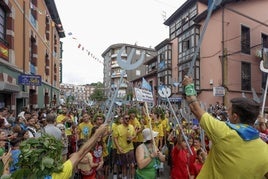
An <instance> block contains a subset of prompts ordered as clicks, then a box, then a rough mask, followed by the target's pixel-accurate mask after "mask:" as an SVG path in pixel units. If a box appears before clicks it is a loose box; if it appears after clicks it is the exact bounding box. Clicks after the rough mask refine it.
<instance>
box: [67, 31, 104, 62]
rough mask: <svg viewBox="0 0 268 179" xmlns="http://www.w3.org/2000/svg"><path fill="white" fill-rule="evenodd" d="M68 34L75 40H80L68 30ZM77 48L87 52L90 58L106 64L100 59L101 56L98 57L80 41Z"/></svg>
mask: <svg viewBox="0 0 268 179" xmlns="http://www.w3.org/2000/svg"><path fill="white" fill-rule="evenodd" d="M67 35H68V36H69V37H70V38H71V39H72V40H74V41H76V42H77V41H78V38H77V37H75V36H74V35H73V33H72V32H68V33H67ZM77 48H79V49H81V51H84V52H86V55H88V57H89V58H92V59H94V60H96V61H97V62H99V63H101V64H104V63H103V61H102V60H100V59H99V58H97V57H96V55H94V54H93V53H92V52H91V51H89V50H88V49H87V48H86V47H85V46H84V45H82V44H81V43H79V42H78V46H77Z"/></svg>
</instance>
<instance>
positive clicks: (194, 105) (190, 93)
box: [182, 76, 205, 121]
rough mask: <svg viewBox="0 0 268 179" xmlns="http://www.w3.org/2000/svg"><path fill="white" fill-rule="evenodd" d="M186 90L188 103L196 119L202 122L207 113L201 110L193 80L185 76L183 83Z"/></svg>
mask: <svg viewBox="0 0 268 179" xmlns="http://www.w3.org/2000/svg"><path fill="white" fill-rule="evenodd" d="M182 85H183V86H184V88H185V93H186V101H187V102H188V104H189V107H190V109H191V111H192V113H193V114H194V115H195V117H196V118H197V119H198V120H199V121H200V120H201V117H202V115H203V114H204V113H205V111H204V110H203V109H202V108H201V106H200V103H199V101H198V99H197V96H196V91H195V89H194V85H193V79H192V78H191V77H189V76H185V77H184V79H183V82H182Z"/></svg>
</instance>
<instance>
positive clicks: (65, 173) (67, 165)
mask: <svg viewBox="0 0 268 179" xmlns="http://www.w3.org/2000/svg"><path fill="white" fill-rule="evenodd" d="M72 174H73V164H72V162H71V160H67V161H66V162H64V164H63V170H62V171H61V172H59V173H52V179H68V178H71V176H72Z"/></svg>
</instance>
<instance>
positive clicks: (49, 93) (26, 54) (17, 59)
mask: <svg viewBox="0 0 268 179" xmlns="http://www.w3.org/2000/svg"><path fill="white" fill-rule="evenodd" d="M0 13H1V15H0V23H1V29H0V39H1V41H0V48H1V50H0V53H1V54H0V104H1V107H2V106H7V107H9V108H10V109H12V110H17V112H18V111H19V110H20V109H21V108H22V107H23V106H29V107H30V108H43V107H46V106H50V105H56V104H58V102H59V101H58V99H59V84H60V80H61V78H62V77H61V58H62V55H61V54H62V53H61V52H62V50H61V49H62V43H61V42H60V38H64V37H65V33H64V30H63V26H62V24H61V21H60V17H59V15H58V12H57V8H56V5H55V3H54V0H53V1H50V0H45V1H38V0H16V1H11V0H4V1H1V3H0ZM21 77H23V79H22V80H21Z"/></svg>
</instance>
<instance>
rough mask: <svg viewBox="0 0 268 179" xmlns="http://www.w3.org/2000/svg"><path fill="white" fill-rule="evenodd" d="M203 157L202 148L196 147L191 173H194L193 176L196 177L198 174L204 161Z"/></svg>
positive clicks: (204, 155) (204, 156)
mask: <svg viewBox="0 0 268 179" xmlns="http://www.w3.org/2000/svg"><path fill="white" fill-rule="evenodd" d="M205 159H206V152H205V151H203V149H202V148H200V149H198V150H197V151H196V160H195V162H194V164H193V172H194V173H193V174H194V178H196V177H197V175H198V174H199V172H200V170H201V168H202V166H203V164H204V162H205Z"/></svg>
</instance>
